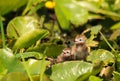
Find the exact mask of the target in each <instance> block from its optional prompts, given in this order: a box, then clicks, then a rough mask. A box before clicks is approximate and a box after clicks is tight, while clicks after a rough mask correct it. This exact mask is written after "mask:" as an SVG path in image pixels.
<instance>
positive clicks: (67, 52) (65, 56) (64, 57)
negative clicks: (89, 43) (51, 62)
mask: <svg viewBox="0 0 120 81" xmlns="http://www.w3.org/2000/svg"><path fill="white" fill-rule="evenodd" d="M72 57H73V56H72V55H71V48H65V49H63V51H62V53H61V54H60V55H59V56H58V57H57V59H56V61H57V63H59V62H64V61H70V60H72Z"/></svg>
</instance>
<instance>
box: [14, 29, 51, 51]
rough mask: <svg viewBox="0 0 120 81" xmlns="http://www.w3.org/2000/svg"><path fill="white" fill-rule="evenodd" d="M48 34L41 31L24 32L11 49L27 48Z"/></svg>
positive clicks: (45, 31)
mask: <svg viewBox="0 0 120 81" xmlns="http://www.w3.org/2000/svg"><path fill="white" fill-rule="evenodd" d="M48 33H49V32H48V31H47V30H43V29H34V30H31V31H29V32H26V33H25V34H23V35H22V36H21V37H19V38H18V39H17V41H16V42H15V44H14V46H13V49H14V50H15V49H20V48H27V47H29V46H31V45H33V44H35V42H36V41H37V40H39V39H41V38H43V37H45V36H46V35H47V34H48Z"/></svg>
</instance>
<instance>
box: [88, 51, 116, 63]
mask: <svg viewBox="0 0 120 81" xmlns="http://www.w3.org/2000/svg"><path fill="white" fill-rule="evenodd" d="M87 60H88V61H91V62H93V63H96V62H100V61H103V62H104V63H105V64H109V63H114V62H115V57H114V55H113V54H112V53H111V52H109V51H107V50H104V49H98V50H94V51H92V52H90V55H89V56H88V58H87Z"/></svg>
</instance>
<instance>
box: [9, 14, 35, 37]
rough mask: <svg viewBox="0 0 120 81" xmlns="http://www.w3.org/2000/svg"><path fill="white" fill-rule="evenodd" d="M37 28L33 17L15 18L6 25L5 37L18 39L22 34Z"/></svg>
mask: <svg viewBox="0 0 120 81" xmlns="http://www.w3.org/2000/svg"><path fill="white" fill-rule="evenodd" d="M36 28H37V20H36V19H35V18H34V17H29V16H24V17H15V18H14V19H13V20H11V21H10V22H9V23H8V25H7V36H8V37H10V38H15V39H17V38H19V37H20V36H22V35H23V34H25V33H27V32H29V31H32V30H34V29H36Z"/></svg>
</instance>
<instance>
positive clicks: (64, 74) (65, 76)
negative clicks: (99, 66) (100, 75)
mask: <svg viewBox="0 0 120 81" xmlns="http://www.w3.org/2000/svg"><path fill="white" fill-rule="evenodd" d="M92 69H93V66H92V64H90V63H87V62H83V61H73V62H72V61H71V62H64V63H59V64H56V65H53V66H52V75H51V76H50V78H51V79H52V80H53V81H76V80H77V79H78V78H80V80H78V81H84V80H85V79H86V78H87V77H88V76H89V75H90V74H91V72H92Z"/></svg>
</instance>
